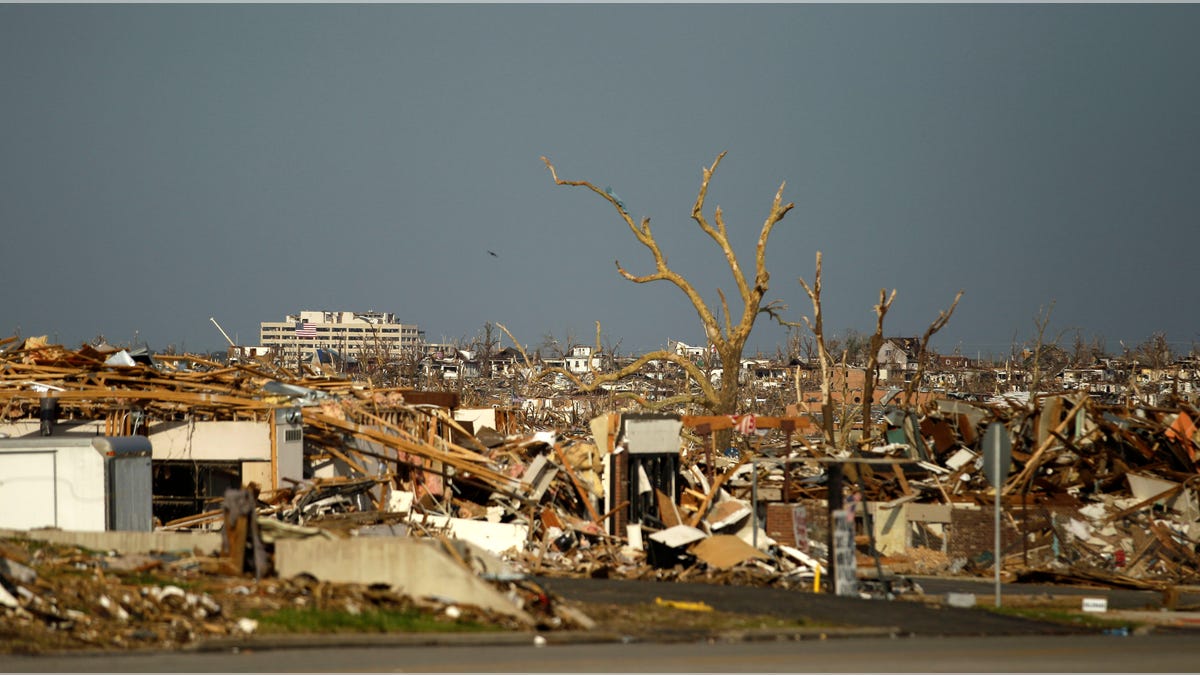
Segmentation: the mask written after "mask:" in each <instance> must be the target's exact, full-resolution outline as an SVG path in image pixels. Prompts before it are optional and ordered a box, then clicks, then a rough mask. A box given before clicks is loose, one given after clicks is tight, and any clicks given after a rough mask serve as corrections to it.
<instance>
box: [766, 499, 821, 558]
mask: <svg viewBox="0 0 1200 675" xmlns="http://www.w3.org/2000/svg"><path fill="white" fill-rule="evenodd" d="M797 503H799V504H803V505H804V506H805V507H806V509H807V511H808V513H807V516H808V538H809V539H810V540H812V541H819V542H825V541H827V540H828V537H829V514H828V507H827V506H826V505H825V502H824V501H819V500H815V499H810V500H804V501H801V502H797ZM763 529H764V530H766V532H767V536H768V537H770V538H772V539H774V540H775V541H777V542H779V543H780V544H784V545H787V546H792V547H795V546H796V537H795V536H794V534H793V528H792V504H783V503H779V502H774V503H771V504H767V513H766V523H765V526H764V527H763Z"/></svg>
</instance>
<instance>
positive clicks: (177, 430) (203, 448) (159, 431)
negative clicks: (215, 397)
mask: <svg viewBox="0 0 1200 675" xmlns="http://www.w3.org/2000/svg"><path fill="white" fill-rule="evenodd" d="M271 425H272V422H270V421H261V422H260V421H254V420H237V421H230V420H226V421H215V422H158V423H152V424H151V425H150V434H149V436H150V444H151V445H153V446H154V459H156V460H167V459H187V460H198V461H225V460H263V461H270V460H271Z"/></svg>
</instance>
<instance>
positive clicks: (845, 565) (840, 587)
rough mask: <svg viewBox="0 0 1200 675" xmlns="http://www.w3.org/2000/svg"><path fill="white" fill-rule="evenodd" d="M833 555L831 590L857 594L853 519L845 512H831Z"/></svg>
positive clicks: (852, 594) (844, 593) (837, 592)
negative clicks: (833, 576)
mask: <svg viewBox="0 0 1200 675" xmlns="http://www.w3.org/2000/svg"><path fill="white" fill-rule="evenodd" d="M830 526H831V527H833V556H834V560H835V561H836V564H835V569H836V574H837V576H836V578H834V580H833V590H834V593H835V594H837V595H851V596H857V595H858V567H857V563H856V561H855V559H854V551H855V547H854V521H853V520H850V519H849V518H848V517H847V512H846V511H844V510H841V509H839V510H837V511H834V512H833V522H832V523H830Z"/></svg>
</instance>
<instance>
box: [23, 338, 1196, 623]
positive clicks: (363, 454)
mask: <svg viewBox="0 0 1200 675" xmlns="http://www.w3.org/2000/svg"><path fill="white" fill-rule="evenodd" d="M46 401H53V402H54V403H53V405H51V406H48V405H47V404H46ZM453 401H454V398H453V397H452V396H450V397H447V396H446V395H444V394H431V393H429V392H418V391H413V390H402V389H381V388H374V387H370V386H368V385H364V384H362V383H356V382H353V381H350V380H341V379H336V378H332V377H328V376H324V375H322V376H317V375H315V374H314V373H309V372H304V373H295V372H292V371H289V370H287V369H285V368H282V367H279V366H276V365H271V364H266V363H250V364H236V365H232V366H225V365H222V364H218V363H214V362H212V361H208V360H206V359H203V358H200V357H193V356H160V355H150V354H131V353H129V352H128V351H120V350H116V349H115V348H111V349H106V348H100V347H95V346H87V345H85V346H84V347H83V348H81V349H80V350H74V351H73V350H68V349H65V348H63V347H61V346H59V345H51V344H48V343H46V342H45V341H44V340H40V339H36V338H30V339H27V340H24V341H20V342H16V341H12V340H9V341H7V344H5V345H4V346H3V351H2V352H0V408H2V410H3V421H4V422H5V423H8V424H9V425H10V427H11V428H14V429H16V428H21V429H25V430H26V431H25V433H28V434H39V433H40V434H41V435H46V434H47V433H49V434H53V433H56V429H58V428H59V427H62V428H70V427H71V426H72V425H76V426H77V425H81V424H82V425H85V426H86V425H90V426H87V427H86V428H88V429H92V430H94V431H93V433H96V434H100V433H103V434H104V435H113V436H120V435H144V436H148V437H149V438H150V439H151V441H152V442H153V441H154V440H155V435H154V434H155V433H156V432H157V430H160V429H164V428H165V426H164V425H172V424H194V423H195V422H196V421H197V420H205V421H214V422H221V421H227V422H239V421H243V422H244V421H247V420H270V419H278V418H277V416H278V415H283V414H286V415H289V416H290V417H289V419H290V420H291V421H290V422H289V423H290V424H294V425H296V427H297V428H302V430H303V434H302V436H303V441H302V453H301V454H302V457H300V456H298V457H297V463H296V464H295V467H301V466H302V468H303V471H302V472H294V473H293V474H291V475H288V474H287V473H285V472H284V469H283V468H282V467H283V464H284V461H283V459H282V458H275V457H274V456H272V458H270V460H269V461H268V462H267V463H266V464H268V465H269V466H262V467H255V470H256V471H260V473H259V474H258V475H261V476H263V477H265V478H270V479H272V480H271V481H269V482H266V483H262V484H260V483H258V482H254V481H244V483H245V484H237V485H233V486H230V487H229V488H228V489H227V490H225V491H224V492H222V493H221V494H203V495H199V496H198V500H200V501H201V502H202V503H203V505H204V506H205V508H203V509H200V510H196V511H195V512H193V513H188V514H187V515H183V516H180V517H177V518H172V519H168V520H167V521H166V522H159V523H158V525H157V527H156V530H158V531H164V532H166V531H185V530H216V531H220V532H222V534H223V537H224V542H225V543H224V546H223V547H222V550H221V551H220V552H214V553H213V555H211V556H207V557H206V556H198V557H193V558H191V559H189V560H184V559H174V560H170V559H168V558H166V557H156V556H154V555H145V554H143V555H138V556H132V555H126V556H117V557H112V559H102V558H95V557H90V556H88V555H86V554H83V553H79V552H75V553H69V554H68V553H63V552H59V553H57V554H50V553H42V552H41V551H37V552H35V553H33V554H29V555H30V556H31V558H30V559H31V560H36V562H37V564H36V565H32V566H31V565H30V564H29V560H22V557H23V556H22V555H17V554H14V555H10V553H11V552H12V551H13V549H12V546H6V547H5V548H3V549H2V550H0V554H2V555H0V580H2V581H3V585H0V591H2V592H0V606H3V608H4V609H3V612H4V616H5V622H6V624H5V625H12V624H13V622H14V621H16V622H17V623H21V622H24V623H25V624H28V625H30V626H32V625H34V624H37V625H40V626H43V627H44V629H45V630H49V631H57V632H58V634H63V635H66V634H69V635H70V636H72V640H75V641H77V642H80V643H87V644H100V643H102V642H104V641H105V640H111V644H118V643H120V644H135V643H138V644H141V643H157V644H178V643H182V642H186V641H188V640H193V639H195V638H196V636H198V635H232V634H235V633H237V632H238V631H241V632H243V633H244V632H246V631H247V630H252V628H251V627H250V626H251V623H249V622H248V621H249V619H248V618H247V617H246V616H245V615H243V614H235V613H232V612H231V611H230V610H229V604H228V603H229V602H231V600H230V599H229V598H231V597H232V596H228V595H220V596H219V597H217V596H213V595H211V594H210V595H206V594H203V593H192V592H189V591H187V590H185V587H183V586H180V585H178V584H169V583H165V580H164V583H163V584H161V585H159V586H154V587H153V588H155V589H157V590H151V591H146V592H145V593H143V592H141V591H138V590H137V589H136V588H134V587H132V586H128V585H122V583H121V582H118V583H116V584H113V585H107V582H108V581H110V580H111V579H109V576H110V575H116V576H117V577H118V579H119V578H121V577H122V575H126V576H127V575H131V574H151V575H153V574H158V573H160V572H161V573H164V574H165V573H166V572H168V571H169V572H171V574H173V575H184V576H186V575H189V574H210V573H211V574H220V575H224V577H227V578H239V579H241V578H242V577H244V578H245V579H244V580H242V581H239V582H238V585H237V586H236V587H237V588H250V589H252V590H250V591H249V593H248V594H247V595H239V596H237V597H239V598H242V599H243V600H246V599H248V598H258V599H260V600H261V601H262V602H263V603H265V604H270V603H268V602H267V601H266V600H264V599H263V598H272V599H273V600H272V602H274V601H275V599H281V600H279V603H277V604H280V603H282V604H281V606H282V605H283V604H287V602H295V601H296V598H300V597H308V596H305V593H310V592H311V591H312V590H313V589H312V588H310V587H307V586H304V582H302V581H300V580H298V579H297V578H292V579H280V578H278V577H276V576H275V570H274V565H273V563H274V560H273V556H274V555H275V549H276V545H277V544H279V542H281V541H291V540H296V539H301V540H303V539H308V538H312V539H314V540H325V541H330V540H340V539H345V538H365V537H379V536H383V537H416V538H424V539H428V540H432V541H436V542H442V543H443V544H444V546H443V549H444V552H445V553H446V554H447V555H449V556H451V557H452V558H454V559H456V560H457V562H458V563H459V564H461V565H462V566H463V567H464V568H466V569H469V570H471V572H472V573H474V574H477V575H479V576H480V578H481V579H484V580H486V581H488V583H493V584H500V585H501V586H504V585H505V584H507V586H504V589H505V590H504V592H505V593H508V594H510V595H512V596H514V597H515V596H522V595H523V594H526V595H527V594H529V593H533V596H530V597H533V598H534V600H533V601H532V604H531V603H530V601H529V600H528V598H526V600H524V601H521V602H519V603H517V604H518V605H520V607H521V611H526V609H527V608H528V607H530V606H537V605H538V603H539V602H540V603H541V604H542V605H550V604H553V603H548V602H545V601H543V600H537V598H538V597H540V596H538V595H537V593H536V592H535V591H530V590H529V588H530V584H532V582H531V581H530V578H531V577H532V576H534V575H549V576H554V575H562V576H582V577H605V578H627V579H654V580H661V581H666V580H688V581H708V582H711V583H723V584H754V585H771V586H777V587H781V588H791V589H796V590H805V591H807V590H821V589H822V588H825V589H828V588H830V586H831V582H832V579H831V578H830V574H831V570H830V546H831V544H832V538H831V536H830V528H829V523H830V515H831V514H830V513H829V505H828V504H827V503H826V500H827V499H828V498H829V497H830V494H831V486H833V487H834V489H836V486H837V483H838V482H839V481H837V480H836V479H835V476H837V475H843V474H844V476H845V479H846V480H845V483H844V485H843V486H842V487H843V488H844V492H842V491H839V492H838V497H837V501H838V502H839V503H840V502H841V501H842V499H843V498H845V499H846V500H847V503H848V508H847V512H848V513H849V514H850V515H849V516H848V517H849V518H851V519H853V521H854V528H855V529H854V534H855V536H854V541H853V543H854V545H855V548H856V552H857V554H858V557H859V560H858V564H857V567H858V569H859V570H860V572H863V573H868V572H869V573H870V574H873V575H874V577H875V578H880V579H882V578H884V577H886V576H887V574H888V573H890V574H892V575H903V574H952V573H965V574H980V575H986V574H988V573H989V572H990V570H991V569H992V563H993V561H995V560H996V559H997V557H998V558H999V560H1000V564H1001V567H1002V571H1003V572H1004V573H1005V575H1006V577H1007V578H1012V579H1029V580H1034V579H1036V580H1051V579H1052V580H1055V581H1059V582H1067V581H1070V582H1075V583H1081V582H1087V583H1092V584H1095V583H1101V584H1107V585H1111V586H1124V587H1140V588H1156V589H1164V588H1168V587H1170V586H1174V585H1180V584H1189V583H1195V582H1196V579H1197V576H1198V574H1200V553H1198V551H1200V495H1197V493H1196V486H1197V480H1196V479H1197V476H1198V475H1200V472H1198V471H1197V468H1198V467H1197V464H1196V459H1197V444H1198V443H1200V436H1197V429H1196V424H1195V420H1196V419H1200V417H1198V415H1200V412H1198V411H1197V410H1195V409H1193V408H1191V407H1190V406H1188V405H1187V404H1186V403H1182V402H1180V403H1178V405H1176V406H1174V407H1150V406H1142V405H1139V406H1121V405H1115V404H1111V403H1101V402H1100V401H1098V400H1095V399H1092V398H1089V397H1088V396H1087V395H1086V394H1083V393H1074V394H1068V395H1047V396H1041V397H1030V398H1029V399H1028V400H1023V401H1019V402H1014V401H1010V400H1004V399H999V400H997V401H995V402H991V403H985V402H978V401H971V402H968V401H963V400H951V399H940V400H939V399H936V398H930V399H929V402H928V403H925V404H923V405H921V406H920V407H918V408H913V409H902V408H899V407H896V406H892V405H889V406H885V407H884V409H883V410H882V417H881V418H880V422H879V425H878V427H877V428H875V429H873V430H872V431H873V432H874V433H872V434H870V436H871V437H872V440H871V441H869V442H866V443H859V444H858V445H853V446H851V447H844V448H833V447H828V446H826V445H824V443H823V442H822V440H821V436H820V431H819V429H818V427H819V425H817V424H812V423H811V420H810V419H808V418H807V417H803V416H799V417H770V416H760V415H741V416H736V417H732V418H727V417H690V416H684V415H658V416H655V415H633V414H619V413H607V414H602V415H599V416H597V417H595V418H593V419H592V420H591V422H590V423H589V424H587V425H586V426H585V427H583V428H577V429H571V430H566V429H561V428H559V429H545V428H536V427H527V428H518V429H510V430H509V431H510V432H506V433H500V432H498V431H497V430H495V429H491V428H488V427H481V428H479V429H475V428H473V427H470V428H468V426H467V425H466V424H465V423H464V422H460V421H459V420H457V419H456V418H455V416H454V409H453V408H454V405H453ZM47 410H51V412H52V414H47V413H46V411H47ZM35 423H36V424H35ZM21 424H24V425H25V426H20V425H21ZM993 424H999V425H1002V426H1003V429H1004V430H1005V431H1006V432H1007V434H1008V435H1009V437H1010V439H1011V441H1012V453H1011V454H1012V466H1011V467H1007V470H1006V471H1003V472H1002V476H1004V480H1003V483H1002V487H1001V488H1000V498H1001V503H1002V509H1003V519H1004V531H1003V550H1002V551H1000V552H999V555H997V553H996V552H995V551H992V550H991V548H992V546H991V540H990V537H989V538H987V541H971V540H969V539H970V536H969V535H971V533H972V532H974V531H975V530H978V529H980V528H982V527H986V525H984V524H985V523H990V519H989V518H985V517H984V516H987V515H990V511H989V509H991V508H992V505H993V503H994V501H995V498H996V495H995V490H994V489H993V488H992V487H990V485H989V484H988V480H987V478H986V476H985V471H984V466H983V462H984V457H985V455H986V451H985V448H984V447H983V440H984V437H985V434H984V430H986V429H987V428H988V427H989V426H990V425H993ZM47 425H48V426H47ZM720 429H732V430H734V438H735V444H736V445H735V447H734V448H728V449H719V448H716V447H715V446H714V445H713V444H714V443H715V438H716V435H715V434H714V432H715V431H716V430H720ZM272 433H273V434H274V433H275V432H274V431H272ZM272 442H273V443H275V442H276V439H275V438H274V437H272ZM738 446H740V447H738ZM155 452H156V453H158V452H159V450H158V446H156V450H155ZM300 460H302V464H301V463H299V462H300ZM159 461H160V458H159V456H158V454H156V455H155V462H159ZM250 464H251V463H250V462H246V463H245V464H243V471H246V470H249V468H250ZM259 464H262V462H259ZM835 466H836V467H839V468H838V469H837V470H836V471H834V469H833V467H835ZM197 475H199V474H197ZM243 477H244V476H243ZM156 496H157V495H156ZM796 505H803V506H805V507H806V509H807V510H806V511H803V512H799V511H795V510H794V507H795V506H796ZM802 514H803V515H802ZM776 516H778V517H779V518H776ZM805 519H806V520H805ZM802 521H803V522H802ZM781 523H782V524H781ZM450 542H459V544H458V545H459V546H465V545H470V547H471V548H470V550H468V549H466V548H459V547H456V546H455V545H451V544H450ZM43 550H45V551H50V550H52V549H43ZM472 551H474V553H473V552H472ZM18 553H19V552H18ZM485 555H486V556H491V558H490V559H489V560H490V562H484V556H485ZM47 566H48V567H47ZM885 567H886V570H885ZM872 568H873V569H872ZM41 569H53V570H56V573H55V574H53V575H50V576H46V575H45V574H44V573H43V572H41V571H39V570H41ZM66 570H75V571H76V572H77V573H74V572H73V573H72V574H62V572H64V571H66ZM250 578H253V579H254V581H253V582H250V581H249V579H250ZM822 580H824V581H825V584H824V586H822V584H821V581H822ZM318 583H324V582H318ZM246 584H250V585H249V586H247V585H246ZM903 585H904V584H896V585H895V587H894V588H899V587H902V586H903ZM302 587H303V588H302ZM351 587H352V585H351V586H346V588H347V589H349V588H351ZM814 587H815V588H814ZM866 588H868V589H869V588H870V584H868V585H867V586H866ZM338 592H339V593H341V592H342V591H341V590H339V591H338ZM345 593H347V594H349V595H348V596H347V597H349V598H351V600H352V601H353V603H358V604H359V605H361V604H362V603H373V602H374V603H382V602H390V603H400V604H402V603H405V602H407V603H420V602H428V599H420V598H415V599H414V598H408V599H403V600H402V599H400V596H399V595H398V594H395V593H393V595H388V594H387V593H386V592H382V591H381V592H375V591H371V590H370V588H369V585H368V587H367V589H366V590H363V589H359V590H355V591H351V590H345ZM864 593H867V594H870V593H869V592H868V591H864ZM347 602H350V600H347ZM238 603H239V604H238V605H237V606H239V607H242V606H244V605H245V604H246V603H245V602H241V601H240V600H239V601H238ZM265 604H264V606H265ZM454 606H455V607H458V609H456V610H454V611H455V612H460V613H461V612H463V611H465V610H463V609H462V608H461V607H460V605H459V604H455V605H454ZM442 609H443V610H444V609H445V608H442ZM452 613H454V612H452ZM513 616H517V615H516V614H514V615H513ZM546 616H551V617H556V619H555V620H557V621H558V622H559V624H560V625H561V624H563V623H564V622H565V623H567V624H570V625H584V624H587V620H586V617H579V616H575V617H569V616H559V615H553V614H552V613H551V614H550V615H543V616H542V617H541V618H533V619H532V621H533V622H535V623H536V622H542V623H546V622H547V621H548V620H549V619H547V618H546ZM504 620H505V621H511V620H512V618H511V617H510V618H508V619H504ZM518 623H519V622H518ZM148 626H149V627H148ZM101 629H103V630H101ZM100 635H105V636H108V637H106V638H103V639H101V638H100V637H98V636H100Z"/></svg>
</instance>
